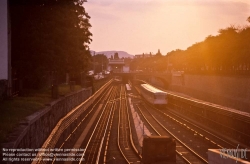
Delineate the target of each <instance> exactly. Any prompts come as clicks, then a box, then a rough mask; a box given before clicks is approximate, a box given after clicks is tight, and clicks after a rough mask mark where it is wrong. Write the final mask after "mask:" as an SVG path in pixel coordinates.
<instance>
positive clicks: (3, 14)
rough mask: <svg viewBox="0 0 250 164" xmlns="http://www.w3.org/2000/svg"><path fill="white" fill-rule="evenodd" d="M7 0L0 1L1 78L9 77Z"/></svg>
mask: <svg viewBox="0 0 250 164" xmlns="http://www.w3.org/2000/svg"><path fill="white" fill-rule="evenodd" d="M7 20H8V14H7V0H1V1H0V80H2V79H5V80H7V79H8V21H7Z"/></svg>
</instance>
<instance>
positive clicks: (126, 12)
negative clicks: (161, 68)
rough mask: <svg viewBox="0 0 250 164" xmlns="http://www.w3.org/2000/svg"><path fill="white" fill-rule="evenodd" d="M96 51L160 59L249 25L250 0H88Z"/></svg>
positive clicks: (93, 43) (91, 47)
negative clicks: (221, 31)
mask: <svg viewBox="0 0 250 164" xmlns="http://www.w3.org/2000/svg"><path fill="white" fill-rule="evenodd" d="M85 9H86V11H87V12H88V13H89V15H90V16H91V19H90V23H91V24H92V26H93V27H92V28H91V29H90V31H91V32H92V33H93V37H92V39H93V42H92V43H91V45H90V49H91V50H94V51H107V50H120V51H126V52H128V53H130V54H133V55H135V54H141V53H143V52H144V53H149V52H153V53H156V52H157V50H158V49H160V50H161V52H162V54H163V55H166V53H167V52H170V51H172V50H175V49H183V50H184V49H186V48H187V47H189V46H191V45H192V44H194V43H196V42H200V41H203V40H204V39H205V38H206V37H207V36H208V35H217V34H218V30H219V29H222V28H226V27H228V26H230V25H235V26H236V27H237V26H244V25H250V24H249V23H248V22H247V21H246V19H247V17H249V16H250V0H88V2H87V3H85Z"/></svg>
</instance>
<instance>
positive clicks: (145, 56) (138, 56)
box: [134, 52, 152, 59]
mask: <svg viewBox="0 0 250 164" xmlns="http://www.w3.org/2000/svg"><path fill="white" fill-rule="evenodd" d="M149 57H152V54H151V52H150V53H149V54H144V53H143V54H140V55H135V57H134V58H135V59H140V58H149Z"/></svg>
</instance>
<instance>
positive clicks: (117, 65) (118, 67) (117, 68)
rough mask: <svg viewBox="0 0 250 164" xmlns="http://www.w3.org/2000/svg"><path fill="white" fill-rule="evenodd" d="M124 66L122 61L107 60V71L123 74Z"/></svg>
mask: <svg viewBox="0 0 250 164" xmlns="http://www.w3.org/2000/svg"><path fill="white" fill-rule="evenodd" d="M124 66H125V61H124V59H109V63H108V70H109V71H113V72H123V67H124Z"/></svg>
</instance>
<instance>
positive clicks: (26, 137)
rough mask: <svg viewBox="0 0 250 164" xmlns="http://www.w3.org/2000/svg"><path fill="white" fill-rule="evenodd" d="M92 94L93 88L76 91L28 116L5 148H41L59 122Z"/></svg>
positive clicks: (4, 145) (5, 144) (11, 136)
mask: <svg viewBox="0 0 250 164" xmlns="http://www.w3.org/2000/svg"><path fill="white" fill-rule="evenodd" d="M91 95H92V89H91V88H87V89H82V90H80V91H77V92H76V93H73V94H70V95H67V96H65V97H62V98H60V99H58V100H56V101H54V102H52V103H51V104H50V105H49V106H47V107H46V108H44V109H42V110H40V111H38V112H36V113H34V114H33V115H31V116H28V117H27V118H26V120H25V121H22V122H21V123H20V124H19V126H18V127H17V128H16V129H15V130H14V132H13V133H12V134H10V135H9V138H8V143H4V144H2V145H1V147H3V148H31V149H35V148H39V147H41V145H42V144H43V142H44V141H45V140H46V139H47V137H48V136H49V134H50V133H51V131H52V130H53V128H54V127H55V125H56V124H57V122H58V121H59V120H60V119H61V118H62V117H64V116H65V115H66V114H67V113H68V112H69V111H71V110H72V109H73V108H74V107H76V106H77V105H79V104H80V103H82V102H83V101H84V100H86V99H87V98H88V97H90V96H91Z"/></svg>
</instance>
